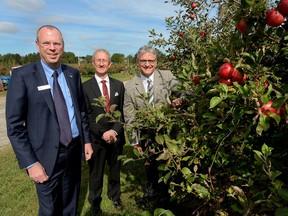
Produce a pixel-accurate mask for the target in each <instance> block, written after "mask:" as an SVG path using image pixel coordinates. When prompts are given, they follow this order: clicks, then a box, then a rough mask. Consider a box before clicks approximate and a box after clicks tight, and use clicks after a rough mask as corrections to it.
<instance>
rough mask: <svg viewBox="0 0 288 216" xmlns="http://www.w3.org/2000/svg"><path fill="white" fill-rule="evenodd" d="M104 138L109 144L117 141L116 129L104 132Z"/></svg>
mask: <svg viewBox="0 0 288 216" xmlns="http://www.w3.org/2000/svg"><path fill="white" fill-rule="evenodd" d="M102 139H103V140H104V141H105V142H106V143H108V144H112V143H115V142H116V141H117V137H116V133H115V131H114V130H109V131H106V132H105V133H104V134H103V136H102Z"/></svg>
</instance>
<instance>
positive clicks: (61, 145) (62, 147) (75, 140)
mask: <svg viewBox="0 0 288 216" xmlns="http://www.w3.org/2000/svg"><path fill="white" fill-rule="evenodd" d="M79 141H80V136H77V137H75V138H73V139H72V140H71V142H70V143H69V144H68V145H67V146H66V145H63V144H61V143H60V144H59V148H60V150H61V149H68V148H71V147H72V146H74V145H75V144H76V143H78V142H79Z"/></svg>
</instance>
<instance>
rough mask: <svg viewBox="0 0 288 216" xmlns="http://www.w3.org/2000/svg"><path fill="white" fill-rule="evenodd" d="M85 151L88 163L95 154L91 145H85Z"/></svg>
mask: <svg viewBox="0 0 288 216" xmlns="http://www.w3.org/2000/svg"><path fill="white" fill-rule="evenodd" d="M84 151H85V160H86V161H88V160H90V159H91V157H92V154H93V148H92V145H91V143H86V144H85V146H84Z"/></svg>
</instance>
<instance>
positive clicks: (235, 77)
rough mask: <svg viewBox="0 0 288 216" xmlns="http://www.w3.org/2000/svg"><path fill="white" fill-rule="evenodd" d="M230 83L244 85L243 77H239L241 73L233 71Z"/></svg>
mask: <svg viewBox="0 0 288 216" xmlns="http://www.w3.org/2000/svg"><path fill="white" fill-rule="evenodd" d="M245 80H246V74H245ZM231 81H232V82H238V83H239V84H243V83H244V77H243V76H242V75H241V73H240V72H239V71H238V70H237V69H234V71H233V73H232V78H231Z"/></svg>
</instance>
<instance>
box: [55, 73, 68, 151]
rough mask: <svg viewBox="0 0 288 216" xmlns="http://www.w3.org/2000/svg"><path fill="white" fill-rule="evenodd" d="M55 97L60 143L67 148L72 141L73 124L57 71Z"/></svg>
mask: <svg viewBox="0 0 288 216" xmlns="http://www.w3.org/2000/svg"><path fill="white" fill-rule="evenodd" d="M53 97H54V104H55V109H56V114H57V118H58V124H59V128H60V143H62V144H63V145H65V146H67V145H68V144H69V143H70V142H71V140H72V132H71V124H70V120H69V115H68V109H67V105H66V102H65V99H64V96H63V93H62V91H61V88H60V86H59V83H58V73H57V71H54V74H53Z"/></svg>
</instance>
